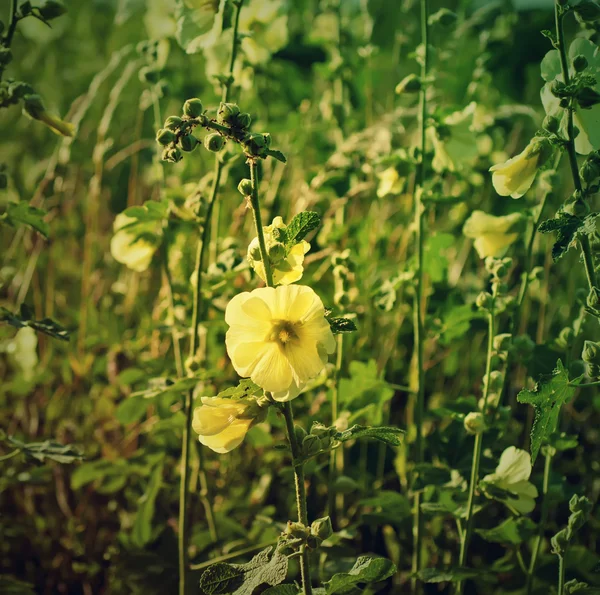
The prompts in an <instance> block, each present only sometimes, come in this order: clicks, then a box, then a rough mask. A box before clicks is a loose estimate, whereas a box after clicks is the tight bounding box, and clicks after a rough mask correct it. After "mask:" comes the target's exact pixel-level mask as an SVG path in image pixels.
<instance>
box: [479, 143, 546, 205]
mask: <svg viewBox="0 0 600 595" xmlns="http://www.w3.org/2000/svg"><path fill="white" fill-rule="evenodd" d="M546 153H547V151H546V141H545V140H544V139H541V138H540V137H534V138H533V139H531V142H530V143H529V144H528V145H527V147H525V149H524V150H523V152H521V153H519V154H518V155H515V157H512V158H511V159H509V160H508V161H505V162H504V163H498V164H496V165H494V166H492V167H490V171H491V172H492V184H493V185H494V188H495V190H496V192H497V193H498V194H499V195H500V196H511V197H512V198H521V196H523V195H524V194H525V193H526V192H527V191H528V190H529V188H531V185H532V184H533V180H534V179H535V176H536V174H537V172H538V169H539V167H540V166H541V165H542V164H543V163H542V161H543V158H544V157H545V156H546Z"/></svg>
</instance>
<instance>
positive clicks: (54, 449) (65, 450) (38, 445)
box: [6, 436, 83, 463]
mask: <svg viewBox="0 0 600 595" xmlns="http://www.w3.org/2000/svg"><path fill="white" fill-rule="evenodd" d="M6 440H7V442H8V443H9V444H11V445H12V446H14V447H15V448H18V449H19V450H20V451H21V452H22V453H23V454H24V455H25V456H27V457H29V458H31V459H35V460H36V461H40V462H42V463H43V462H45V461H46V459H48V460H50V461H56V462H57V463H73V462H74V461H81V460H82V459H83V453H82V452H81V451H80V450H79V448H77V446H74V445H73V444H59V443H58V442H54V441H52V440H44V442H27V443H26V442H21V441H20V440H17V439H16V438H13V437H12V436H8V437H7V438H6Z"/></svg>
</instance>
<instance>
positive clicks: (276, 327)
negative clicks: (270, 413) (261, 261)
mask: <svg viewBox="0 0 600 595" xmlns="http://www.w3.org/2000/svg"><path fill="white" fill-rule="evenodd" d="M225 322H226V323H227V324H228V325H229V330H228V331H227V335H226V337H225V343H226V345H227V353H228V354H229V357H230V358H231V362H232V364H233V367H234V368H235V370H236V371H237V373H238V374H239V375H240V376H243V377H250V378H251V379H252V381H253V382H255V383H256V384H258V385H259V386H260V387H261V388H263V389H264V390H266V391H269V392H271V393H273V398H274V399H275V400H276V401H289V400H291V399H293V398H294V397H296V396H298V394H299V392H300V390H301V389H302V387H303V385H304V384H305V383H306V382H308V381H309V380H311V379H313V378H315V377H316V376H317V375H318V374H319V373H320V372H321V370H322V369H323V367H324V366H325V363H326V362H327V354H329V353H333V351H334V349H335V340H334V338H333V334H332V332H331V328H330V327H329V323H328V322H327V320H326V319H325V309H324V307H323V302H321V299H320V298H319V296H318V295H317V294H316V293H315V292H314V291H313V290H312V289H311V288H310V287H306V286H304V285H281V286H279V287H275V288H273V287H262V288H259V289H255V290H254V291H252V292H244V293H240V294H238V295H236V296H235V297H234V298H233V299H232V300H231V301H230V302H229V304H228V305H227V309H226V310H225Z"/></svg>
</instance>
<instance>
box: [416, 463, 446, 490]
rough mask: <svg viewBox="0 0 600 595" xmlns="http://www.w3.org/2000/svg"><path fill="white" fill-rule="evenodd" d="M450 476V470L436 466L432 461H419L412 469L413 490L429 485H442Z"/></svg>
mask: <svg viewBox="0 0 600 595" xmlns="http://www.w3.org/2000/svg"><path fill="white" fill-rule="evenodd" d="M451 477H452V476H451V474H450V471H449V470H448V469H446V468H445V467H437V466H436V465H433V464H432V463H419V464H418V465H415V466H414V469H413V490H422V489H424V488H425V487H426V486H430V485H434V486H441V485H444V484H445V483H448V482H449V481H450V479H451Z"/></svg>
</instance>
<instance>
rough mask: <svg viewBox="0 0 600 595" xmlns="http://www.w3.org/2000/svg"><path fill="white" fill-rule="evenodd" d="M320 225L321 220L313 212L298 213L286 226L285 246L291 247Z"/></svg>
mask: <svg viewBox="0 0 600 595" xmlns="http://www.w3.org/2000/svg"><path fill="white" fill-rule="evenodd" d="M320 223H321V218H320V217H319V215H317V213H314V212H313V211H302V213H298V214H297V215H296V216H295V217H294V218H293V219H292V220H291V221H290V224H289V225H288V226H287V229H286V233H287V245H288V246H293V245H294V244H297V243H298V242H300V241H301V240H303V239H304V238H305V237H306V236H307V234H308V233H310V232H311V231H312V230H313V229H316V228H317V227H318V226H319V224H320Z"/></svg>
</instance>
